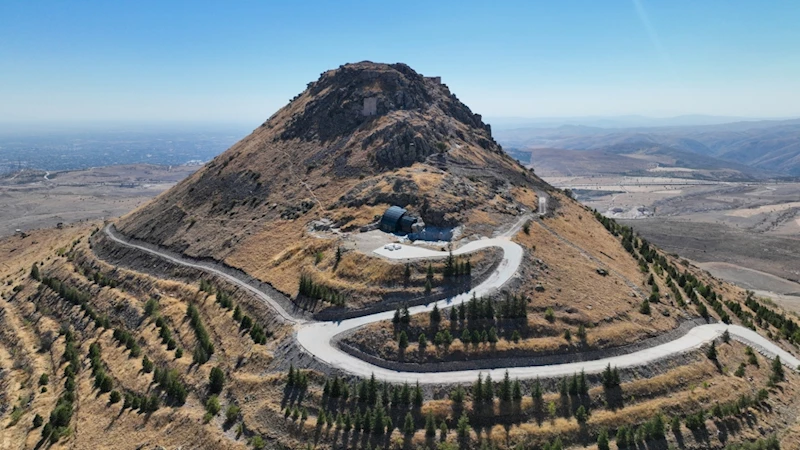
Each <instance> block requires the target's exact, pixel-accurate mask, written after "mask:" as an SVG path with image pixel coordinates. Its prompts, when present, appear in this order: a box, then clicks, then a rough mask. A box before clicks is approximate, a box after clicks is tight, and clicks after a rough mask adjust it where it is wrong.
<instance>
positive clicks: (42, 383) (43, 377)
mask: <svg viewBox="0 0 800 450" xmlns="http://www.w3.org/2000/svg"><path fill="white" fill-rule="evenodd" d="M49 382H50V375H48V374H46V373H43V374H42V375H41V376H40V377H39V386H45V385H47V383H49Z"/></svg>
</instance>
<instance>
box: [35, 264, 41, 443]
mask: <svg viewBox="0 0 800 450" xmlns="http://www.w3.org/2000/svg"><path fill="white" fill-rule="evenodd" d="M33 267H36V265H34V266H33ZM42 423H44V418H43V417H42V416H40V415H39V414H36V415H35V416H33V428H39V427H40V426H42Z"/></svg>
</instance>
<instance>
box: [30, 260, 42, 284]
mask: <svg viewBox="0 0 800 450" xmlns="http://www.w3.org/2000/svg"><path fill="white" fill-rule="evenodd" d="M31 278H33V279H34V280H36V281H41V279H42V276H41V275H40V274H39V265H38V264H36V263H33V265H32V266H31Z"/></svg>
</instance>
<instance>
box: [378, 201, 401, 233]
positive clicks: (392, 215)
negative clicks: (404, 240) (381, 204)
mask: <svg viewBox="0 0 800 450" xmlns="http://www.w3.org/2000/svg"><path fill="white" fill-rule="evenodd" d="M406 212H407V211H406V210H405V209H404V208H401V207H399V206H390V207H389V209H387V210H386V212H384V213H383V217H381V224H380V229H381V231H385V232H387V233H395V232H397V231H402V227H401V225H400V219H402V218H403V216H404V215H405V214H406Z"/></svg>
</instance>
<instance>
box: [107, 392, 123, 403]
mask: <svg viewBox="0 0 800 450" xmlns="http://www.w3.org/2000/svg"><path fill="white" fill-rule="evenodd" d="M120 398H121V395H120V393H119V391H111V395H109V397H108V402H109V403H111V404H112V405H113V404H114V403H118V402H119V401H120Z"/></svg>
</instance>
